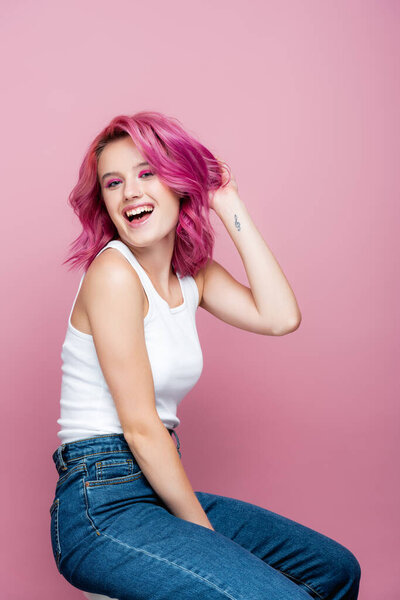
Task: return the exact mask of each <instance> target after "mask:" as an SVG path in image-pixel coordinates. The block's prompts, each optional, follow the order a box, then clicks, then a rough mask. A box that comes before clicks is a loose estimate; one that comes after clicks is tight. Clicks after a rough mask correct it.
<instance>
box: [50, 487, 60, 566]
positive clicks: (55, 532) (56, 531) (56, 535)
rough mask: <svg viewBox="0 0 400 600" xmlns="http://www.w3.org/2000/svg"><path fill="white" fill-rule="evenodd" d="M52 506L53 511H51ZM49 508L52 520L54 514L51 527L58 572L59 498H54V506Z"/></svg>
mask: <svg viewBox="0 0 400 600" xmlns="http://www.w3.org/2000/svg"><path fill="white" fill-rule="evenodd" d="M53 506H54V509H53V510H52V508H53ZM53 506H52V507H51V509H50V510H51V513H50V514H51V518H53V514H54V522H53V526H54V536H55V546H56V557H55V558H56V565H57V569H58V570H60V558H61V545H60V532H59V527H58V510H59V507H60V500H59V498H56V500H55V501H54V504H53Z"/></svg>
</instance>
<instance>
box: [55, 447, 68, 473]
mask: <svg viewBox="0 0 400 600" xmlns="http://www.w3.org/2000/svg"><path fill="white" fill-rule="evenodd" d="M64 448H65V444H61V446H59V447H58V448H57V462H58V466H59V467H60V469H62V470H63V471H66V470H67V469H68V467H67V464H66V463H65V462H64V459H63V455H62V452H63V450H64Z"/></svg>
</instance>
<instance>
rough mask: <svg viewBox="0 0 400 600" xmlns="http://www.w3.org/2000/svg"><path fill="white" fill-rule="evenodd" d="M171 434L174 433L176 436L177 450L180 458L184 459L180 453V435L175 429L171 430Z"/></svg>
mask: <svg viewBox="0 0 400 600" xmlns="http://www.w3.org/2000/svg"><path fill="white" fill-rule="evenodd" d="M171 433H173V434H174V436H175V438H176V449H177V451H178V454H179V458H182V455H181V453H180V451H179V448H180V447H181V443H180V441H179V438H178V434H177V433H176V431H175V430H174V429H171Z"/></svg>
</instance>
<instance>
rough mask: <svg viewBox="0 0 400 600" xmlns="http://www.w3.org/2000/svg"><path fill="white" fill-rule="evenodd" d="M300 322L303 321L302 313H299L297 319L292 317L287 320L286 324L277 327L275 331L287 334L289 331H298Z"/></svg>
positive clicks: (277, 333)
mask: <svg viewBox="0 0 400 600" xmlns="http://www.w3.org/2000/svg"><path fill="white" fill-rule="evenodd" d="M300 323H301V315H300V314H299V315H298V316H297V317H296V318H295V319H292V320H291V321H289V322H287V323H286V324H285V326H283V327H281V328H279V329H275V331H274V335H278V336H280V335H287V334H288V333H292V332H293V331H296V329H298V328H299V327H300Z"/></svg>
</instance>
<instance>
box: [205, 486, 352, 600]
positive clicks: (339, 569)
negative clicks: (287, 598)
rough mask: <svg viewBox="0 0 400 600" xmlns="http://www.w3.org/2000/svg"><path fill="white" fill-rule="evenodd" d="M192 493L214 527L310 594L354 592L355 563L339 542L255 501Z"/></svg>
mask: <svg viewBox="0 0 400 600" xmlns="http://www.w3.org/2000/svg"><path fill="white" fill-rule="evenodd" d="M195 493H196V496H197V498H198V499H199V501H200V503H201V505H202V507H203V509H204V511H205V512H206V514H207V516H208V518H209V520H210V522H211V524H212V526H213V527H214V529H215V530H216V531H218V532H219V533H221V534H222V535H224V536H226V537H227V538H229V539H231V540H233V541H235V542H236V543H237V544H239V545H241V546H242V547H243V548H245V549H246V550H248V551H249V552H251V553H252V554H253V555H254V556H256V557H258V558H259V559H261V560H262V561H263V562H265V563H266V564H268V565H269V566H271V567H273V568H274V569H276V570H277V571H278V572H279V573H281V574H283V575H284V576H286V577H287V578H289V579H291V580H292V581H293V582H295V583H296V584H297V585H298V586H299V587H301V588H303V589H304V590H306V591H307V592H308V594H309V595H311V596H312V597H315V598H335V600H336V598H337V599H338V600H339V599H340V598H346V600H347V599H349V600H350V599H352V598H357V594H358V585H359V580H360V565H359V563H358V561H357V559H356V557H355V556H354V555H353V554H352V553H351V552H350V551H349V550H348V549H347V548H346V547H344V546H343V545H341V544H339V543H338V542H336V541H335V540H333V539H331V538H329V537H327V536H325V535H323V534H322V533H319V532H317V531H314V530H313V529H311V528H309V527H306V526H305V525H302V524H300V523H297V522H296V521H293V520H291V519H289V518H287V517H284V516H282V515H279V514H277V513H275V512H272V511H270V510H267V509H265V508H262V507H260V506H257V505H255V504H251V503H249V502H244V501H242V500H238V499H236V498H229V497H227V496H220V495H216V494H211V493H207V492H195ZM335 594H336V595H335Z"/></svg>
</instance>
